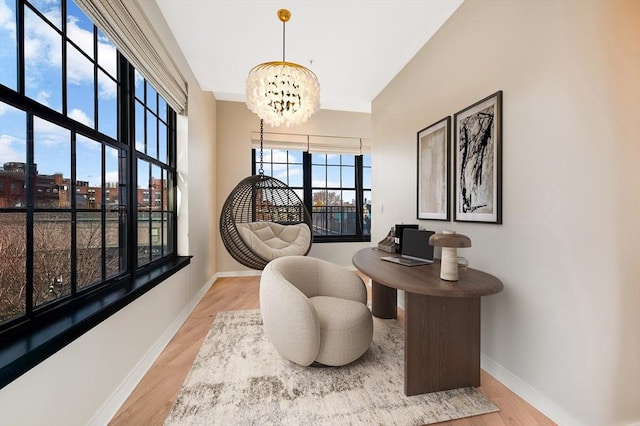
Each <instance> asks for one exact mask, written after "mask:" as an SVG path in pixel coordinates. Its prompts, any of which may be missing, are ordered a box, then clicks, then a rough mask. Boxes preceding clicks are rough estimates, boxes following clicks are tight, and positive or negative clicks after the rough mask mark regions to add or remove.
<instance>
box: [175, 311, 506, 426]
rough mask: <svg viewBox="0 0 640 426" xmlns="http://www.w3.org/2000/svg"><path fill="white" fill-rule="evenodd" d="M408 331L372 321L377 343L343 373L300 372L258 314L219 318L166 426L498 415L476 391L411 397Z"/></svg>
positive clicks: (403, 421) (405, 421) (414, 421)
mask: <svg viewBox="0 0 640 426" xmlns="http://www.w3.org/2000/svg"><path fill="white" fill-rule="evenodd" d="M403 344H404V342H403V330H402V327H401V326H400V325H399V324H398V323H397V322H396V321H395V320H381V319H377V318H374V335H373V343H372V345H371V347H370V348H369V350H368V351H367V352H366V353H365V354H364V355H363V356H362V357H361V358H360V359H359V360H357V361H355V362H353V363H351V364H349V365H347V366H344V367H340V368H333V367H327V368H312V367H306V368H305V367H300V366H298V365H296V364H294V363H292V362H289V361H287V360H285V359H284V358H282V357H281V356H280V355H279V354H278V353H277V352H276V350H275V349H274V348H273V346H272V345H271V343H269V341H268V339H267V338H266V336H265V335H264V333H263V331H262V319H261V317H260V312H259V311H258V310H251V311H227V312H220V313H218V315H217V317H216V319H215V321H214V323H213V326H212V328H211V331H210V332H209V335H208V336H207V338H206V339H205V341H204V343H203V344H202V348H201V349H200V352H199V353H198V356H197V357H196V360H195V362H194V364H193V367H192V369H191V371H190V372H189V375H188V376H187V378H186V380H185V382H184V384H183V386H182V389H181V390H180V392H179V394H178V398H177V400H176V402H175V404H174V405H173V407H172V409H171V412H170V413H169V416H168V417H167V419H166V422H165V425H176V426H186V425H296V426H298V425H305V426H307V425H374V424H375V425H422V424H429V423H436V422H441V421H445V420H452V419H457V418H462V417H468V416H474V415H478V414H484V413H488V412H493V411H498V408H497V407H496V406H495V405H494V404H493V403H491V402H490V401H489V400H487V398H486V397H485V396H484V395H482V394H481V393H480V392H479V391H477V390H475V389H474V388H465V389H457V390H453V391H444V392H436V393H430V394H425V395H417V396H411V397H407V396H405V395H404V392H403V389H404V387H403V383H404V376H403V362H404V355H403V350H404V349H403Z"/></svg>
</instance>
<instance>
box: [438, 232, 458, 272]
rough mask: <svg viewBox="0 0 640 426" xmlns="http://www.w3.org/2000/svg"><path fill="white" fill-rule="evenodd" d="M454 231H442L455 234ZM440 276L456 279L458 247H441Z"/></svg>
mask: <svg viewBox="0 0 640 426" xmlns="http://www.w3.org/2000/svg"><path fill="white" fill-rule="evenodd" d="M455 233H456V231H443V234H455ZM440 257H441V260H440V278H441V279H443V280H446V281H458V249H457V248H456V247H442V255H441V256H440Z"/></svg>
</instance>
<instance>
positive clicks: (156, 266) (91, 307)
mask: <svg viewBox="0 0 640 426" xmlns="http://www.w3.org/2000/svg"><path fill="white" fill-rule="evenodd" d="M67 1H72V0H67ZM30 7H31V6H29V5H27V4H26V2H25V1H24V0H17V1H16V19H17V24H18V27H19V32H18V33H17V36H16V44H17V51H18V53H17V56H16V62H17V67H18V70H19V71H18V72H17V79H18V80H17V82H16V90H14V89H13V88H10V87H7V86H4V85H2V84H0V101H2V102H3V103H5V104H7V105H9V106H12V107H14V108H16V109H18V110H20V111H24V113H25V125H26V129H27V139H26V140H25V142H26V144H27V148H26V158H25V163H26V164H27V165H28V170H27V171H26V172H25V173H26V174H28V175H30V176H28V177H27V182H28V183H27V184H26V186H27V194H26V203H25V204H26V205H25V206H22V207H7V208H0V214H10V213H20V214H24V215H25V233H26V241H27V242H26V250H27V251H26V254H25V265H26V266H25V269H26V270H27V277H26V278H25V280H26V285H27V295H26V296H25V300H24V303H25V309H24V313H23V314H22V315H20V316H17V317H14V318H10V319H7V320H5V321H3V322H1V323H0V340H1V341H2V342H3V344H2V345H0V389H1V388H3V387H4V386H6V385H7V384H9V383H10V382H12V381H13V380H15V379H16V378H18V377H20V376H21V375H22V374H24V373H25V372H27V371H29V370H30V369H31V368H33V367H34V366H36V365H37V364H39V363H40V362H42V361H43V360H44V359H46V358H47V357H49V356H50V355H52V354H53V353H55V352H57V351H58V350H59V349H61V348H63V347H64V346H66V345H67V344H69V343H71V342H72V341H73V340H75V339H76V338H78V337H79V336H81V335H82V334H84V333H85V332H87V331H89V330H90V329H91V328H93V327H94V326H96V325H98V324H100V323H101V322H102V321H104V320H105V319H107V318H108V317H110V316H111V315H113V314H115V313H116V312H118V311H119V310H120V309H122V308H123V307H125V306H127V305H128V304H129V303H131V302H132V301H133V300H135V299H137V298H138V297H140V296H142V295H143V294H145V293H146V292H147V291H149V290H151V289H152V288H153V287H155V286H156V285H158V284H160V283H161V282H162V281H164V280H166V279H167V278H168V277H170V276H171V275H173V274H175V273H176V272H178V271H179V270H181V269H182V268H184V267H186V266H187V265H188V264H189V263H190V259H191V256H179V255H178V250H177V236H178V229H177V228H178V226H177V223H178V217H177V212H178V210H177V197H176V191H177V164H176V161H177V144H176V138H177V129H176V126H177V116H176V113H175V112H174V111H173V109H171V107H170V106H169V105H168V104H166V108H167V116H166V121H167V132H166V137H167V148H166V160H165V162H161V161H160V160H159V159H157V158H153V157H151V156H148V155H146V154H145V153H140V152H139V151H137V149H136V146H135V124H136V122H135V120H136V117H135V102H136V100H135V75H134V73H135V70H134V68H133V65H131V64H130V63H129V62H128V61H127V60H126V59H125V58H124V57H123V56H122V55H121V54H120V53H119V52H117V54H116V55H117V76H116V80H117V82H116V84H117V86H118V95H117V98H116V108H117V112H116V117H117V123H116V124H115V127H116V132H117V134H116V135H115V137H112V136H110V135H107V134H104V133H101V132H100V131H99V130H98V129H99V128H100V127H99V122H98V111H99V110H98V97H97V95H96V96H95V98H94V105H95V108H94V117H95V120H94V123H93V125H94V128H92V127H89V126H87V125H85V124H83V123H80V122H78V121H76V120H74V119H73V118H71V117H69V116H68V115H67V91H68V81H67V80H66V74H67V68H66V66H65V64H67V61H66V46H67V43H71V45H73V46H76V44H75V41H73V40H71V39H69V37H68V35H67V33H66V20H67V16H66V9H67V3H66V1H64V0H63V1H62V2H61V14H62V17H63V18H62V19H63V21H64V23H63V24H62V26H61V28H60V29H59V30H60V31H59V32H60V34H61V41H62V46H63V47H62V57H63V59H62V65H61V70H62V82H61V91H62V94H61V99H62V108H61V111H56V110H54V109H51V108H49V107H47V106H45V105H44V104H41V103H39V102H37V101H36V100H34V99H32V98H30V97H28V96H27V95H26V91H25V71H24V68H25V67H24V64H25V62H24V61H25V57H24V37H25V34H24V30H23V28H24V19H25V17H24V10H25V9H26V8H30ZM33 10H34V11H35V13H36V14H37V15H38V16H40V18H43V14H42V13H41V12H40V11H39V10H37V9H36V8H35V7H33ZM97 31H98V30H97V28H96V27H95V24H94V26H93V34H94V43H95V37H96V34H97ZM76 47H77V46H76ZM90 59H91V58H90ZM93 60H94V61H95V63H94V64H93V66H94V67H98V68H99V67H100V65H99V64H98V62H97V61H98V59H97V57H95V58H93ZM98 68H96V69H98ZM143 82H144V80H143ZM93 84H94V93H97V90H98V84H99V83H98V79H97V78H96V79H94V80H93ZM154 90H155V89H154ZM156 95H157V91H156ZM157 96H159V95H157ZM156 99H157V98H156ZM156 102H157V101H156ZM165 103H166V102H165ZM156 111H158V109H157V110H156ZM145 115H146V113H145ZM36 117H37V118H39V119H42V120H46V121H48V122H50V123H53V124H55V125H57V126H60V127H62V128H64V129H68V130H69V132H70V133H69V134H70V137H69V141H70V143H71V147H72V148H71V153H70V158H71V159H72V160H71V174H70V176H69V177H68V178H69V180H70V188H69V193H70V194H71V196H72V197H71V199H72V200H73V199H74V198H75V191H76V189H77V185H78V182H77V179H76V176H75V167H76V162H77V161H79V160H78V159H76V157H75V154H76V153H75V150H74V148H73V147H74V146H75V143H76V135H81V136H83V137H86V138H89V139H92V140H94V141H96V142H97V143H100V144H101V151H100V152H101V153H102V154H101V158H102V160H101V167H102V169H104V167H105V154H104V153H105V152H106V151H105V150H106V147H111V148H114V149H117V150H119V151H121V152H126V161H125V162H124V163H126V164H125V165H124V168H125V170H124V171H123V176H124V178H123V179H125V180H126V188H125V189H123V188H122V187H119V188H118V191H125V193H124V194H122V195H121V197H126V201H125V204H124V205H123V204H121V205H120V206H119V207H118V209H117V212H118V215H119V217H120V220H119V223H120V225H119V227H120V228H121V231H122V232H119V237H118V238H119V243H118V247H119V250H120V251H122V250H124V251H125V255H124V259H122V258H120V263H121V266H120V268H119V271H118V273H117V274H115V275H113V276H108V275H107V274H106V273H105V262H106V259H105V257H104V251H105V249H106V248H105V243H104V239H105V232H106V222H105V220H104V218H105V214H106V212H107V211H108V207H107V206H106V205H105V204H106V203H105V200H106V195H105V193H106V192H107V190H108V188H109V187H108V186H106V181H105V180H104V179H102V180H101V182H102V183H101V190H102V195H101V196H102V198H103V199H102V203H101V207H100V209H84V208H78V206H76V203H75V202H74V201H72V202H71V203H70V206H69V207H68V208H63V209H46V208H41V207H38V206H37V205H36V204H35V200H34V197H35V193H34V188H32V186H33V182H35V180H34V179H35V178H34V176H35V173H34V172H35V170H34V163H35V161H34V156H33V147H34V144H35V142H34V132H33V129H34V124H33V123H34V120H35V118H36ZM158 138H159V136H158V135H157V134H156V140H158ZM157 151H159V150H157ZM139 158H144V160H145V161H148V162H149V164H150V168H151V165H154V166H158V167H160V170H162V171H165V170H166V171H167V172H166V174H164V172H161V179H165V180H166V182H164V185H163V191H164V190H165V189H167V190H168V193H167V195H166V196H167V206H166V208H167V212H168V213H169V214H170V215H171V221H170V222H167V223H168V225H167V226H168V230H167V233H168V235H167V240H166V241H167V245H168V246H169V247H170V250H169V252H168V253H166V255H164V254H165V253H163V251H162V249H161V254H162V256H161V257H159V258H154V257H151V259H150V261H149V262H148V263H145V264H144V265H138V264H137V249H138V241H137V239H138V237H137V236H138V233H137V232H138V229H137V215H138V208H137V192H138V188H137V185H136V182H137V168H136V167H137V161H138V159H139ZM103 174H104V171H103ZM163 196H164V194H163ZM152 208H153V206H150V210H151V209H152ZM49 210H51V211H60V212H65V213H66V212H68V213H69V214H70V215H71V218H72V219H71V224H70V226H71V229H72V231H71V236H70V238H71V245H70V252H71V254H70V257H71V272H70V274H71V277H72V278H71V282H70V287H71V290H70V295H68V296H64V297H60V298H57V299H54V300H52V301H49V302H46V303H43V304H42V305H38V306H35V303H34V302H33V296H32V293H33V284H32V283H33V281H32V279H30V278H29V276H30V274H33V250H34V247H33V237H32V235H33V226H34V221H35V219H34V215H35V213H36V212H46V211H49ZM85 212H94V213H100V214H101V217H102V218H103V219H102V221H101V232H102V237H101V239H102V245H101V251H102V253H103V257H102V258H101V268H102V271H101V277H102V278H101V280H100V281H99V282H97V283H95V284H91V285H88V286H86V287H82V288H76V287H77V285H76V284H77V282H76V281H77V280H76V276H75V275H76V267H75V266H76V259H77V257H78V254H77V245H76V243H77V241H76V239H75V234H76V231H75V230H76V226H75V224H74V222H75V217H76V215H77V214H78V213H85ZM163 212H164V210H163ZM161 217H163V216H162V215H161ZM123 222H124V223H123ZM162 223H163V224H164V222H162ZM169 228H170V229H169ZM151 232H152V231H151V229H150V230H149V233H150V235H151ZM160 235H162V231H161V234H160ZM161 244H163V240H162V238H161ZM121 256H122V255H121ZM122 263H124V264H123V265H122ZM29 269H30V270H29Z"/></svg>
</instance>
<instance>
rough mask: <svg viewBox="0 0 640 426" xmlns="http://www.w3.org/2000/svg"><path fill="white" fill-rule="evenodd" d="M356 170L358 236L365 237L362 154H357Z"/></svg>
mask: <svg viewBox="0 0 640 426" xmlns="http://www.w3.org/2000/svg"><path fill="white" fill-rule="evenodd" d="M355 160H356V161H355V165H356V167H355V172H356V176H355V177H356V237H357V238H358V239H359V240H362V239H363V237H364V236H363V226H364V224H363V218H364V188H363V170H362V164H363V161H362V155H356V158H355Z"/></svg>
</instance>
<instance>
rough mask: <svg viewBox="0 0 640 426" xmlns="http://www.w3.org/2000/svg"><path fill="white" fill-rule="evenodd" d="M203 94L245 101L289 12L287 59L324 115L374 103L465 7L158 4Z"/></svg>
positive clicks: (198, 0) (400, 1)
mask: <svg viewBox="0 0 640 426" xmlns="http://www.w3.org/2000/svg"><path fill="white" fill-rule="evenodd" d="M156 1H157V3H158V5H159V7H160V10H161V11H162V14H163V15H164V18H165V19H166V21H167V23H168V24H169V27H170V28H171V31H172V32H173V34H174V36H175V38H176V40H177V41H178V44H179V46H180V48H181V49H182V51H183V53H184V55H185V57H186V59H187V62H188V63H189V65H190V67H191V69H192V71H193V73H194V74H195V77H196V79H197V80H198V83H199V84H200V87H201V88H202V89H203V90H207V91H211V92H213V93H214V95H215V97H216V99H218V100H230V101H244V91H245V80H246V77H247V73H248V72H249V70H250V69H251V68H253V67H254V66H255V65H257V64H259V63H262V62H269V61H279V60H282V23H281V22H280V21H279V20H278V17H277V15H276V12H277V11H278V9H282V8H286V9H289V10H290V11H291V19H290V20H289V22H287V24H286V48H285V54H286V56H285V58H286V60H287V61H289V62H295V63H298V64H300V65H304V66H306V67H307V68H309V69H311V70H312V71H313V72H315V73H316V75H317V76H318V80H319V81H320V96H321V108H323V109H334V110H342V111H355V112H371V101H372V100H373V99H374V98H375V97H376V96H377V95H378V94H379V93H380V92H381V91H382V89H384V87H385V86H386V85H387V84H388V83H389V82H390V81H391V80H392V79H393V77H394V76H395V75H396V74H397V73H398V72H399V71H400V70H401V69H402V68H403V67H404V66H405V65H406V64H407V62H409V60H410V59H411V58H412V57H413V56H414V55H415V54H416V53H417V52H418V50H419V49H420V48H421V47H422V46H423V45H424V44H425V43H426V42H427V40H429V38H430V37H431V36H432V35H433V34H434V33H435V32H436V31H437V30H438V28H440V26H441V25H442V24H443V23H444V22H445V21H446V20H447V19H448V18H449V16H451V14H452V13H453V12H454V11H455V10H456V9H457V8H458V6H459V5H460V4H461V3H462V1H463V0H395V1H393V0H391V1H386V0H369V1H362V0H346V1H345V0H343V1H338V0H324V1H321V0H315V1H313V0H306V1H305V0H298V1H291V0H289V1H277V2H275V1H269V0H264V1H257V0H253V1H249V0H235V1H230V0H156Z"/></svg>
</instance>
